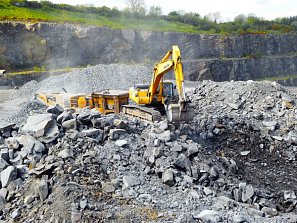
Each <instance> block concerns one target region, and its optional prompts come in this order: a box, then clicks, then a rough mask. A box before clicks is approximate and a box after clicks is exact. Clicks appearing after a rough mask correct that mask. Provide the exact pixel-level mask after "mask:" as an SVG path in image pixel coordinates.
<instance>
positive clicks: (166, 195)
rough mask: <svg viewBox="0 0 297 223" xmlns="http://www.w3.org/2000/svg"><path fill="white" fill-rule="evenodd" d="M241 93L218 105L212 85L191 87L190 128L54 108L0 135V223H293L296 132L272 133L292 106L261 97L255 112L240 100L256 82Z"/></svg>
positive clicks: (278, 129) (249, 100)
mask: <svg viewBox="0 0 297 223" xmlns="http://www.w3.org/2000/svg"><path fill="white" fill-rule="evenodd" d="M241 84H242V88H241V90H242V91H241V94H243V95H240V94H239V93H238V92H236V91H234V90H233V93H234V94H233V95H232V94H230V93H229V94H228V96H229V97H227V96H224V95H223V94H220V96H221V97H225V98H220V99H219V100H217V98H218V96H216V95H215V94H217V92H220V86H219V85H218V84H216V83H214V82H211V83H207V85H206V84H205V86H204V87H201V86H203V84H202V85H200V87H197V88H196V89H195V90H194V91H193V92H192V93H191V94H190V97H191V98H192V100H193V102H194V103H195V104H196V105H197V111H196V112H197V117H196V118H195V120H194V121H193V122H192V123H190V124H187V123H180V124H169V123H167V121H165V120H164V121H161V122H156V123H152V124H149V123H146V122H142V121H140V120H137V119H127V117H124V116H121V115H114V114H113V115H107V116H101V115H100V113H98V112H97V111H96V110H89V109H82V110H80V111H77V112H75V111H74V110H66V111H64V110H63V109H62V108H61V107H60V106H58V105H55V106H52V107H50V108H48V109H47V113H44V114H35V115H32V116H29V117H28V119H27V121H26V123H24V124H23V125H21V126H20V127H18V126H15V125H7V126H3V127H1V128H0V132H1V133H0V136H1V142H0V143H1V145H0V146H1V153H0V171H1V175H0V177H1V187H0V188H1V189H0V222H1V220H2V221H4V222H7V221H12V222H13V221H23V222H94V221H99V222H100V221H102V222H128V221H131V222H141V221H151V222H197V221H202V222H296V220H297V216H296V215H295V213H296V203H297V199H296V195H295V191H294V185H292V183H294V181H293V180H294V179H296V178H294V177H295V175H294V174H295V173H293V172H292V173H288V172H286V173H283V172H285V171H286V170H290V167H289V166H290V165H291V168H292V169H294V167H295V165H296V163H295V157H294V135H293V134H294V132H295V130H294V129H292V128H293V127H291V128H288V130H291V133H290V131H287V132H285V133H282V132H281V130H282V129H283V128H282V127H283V125H284V122H283V119H282V118H281V117H287V116H288V115H291V114H293V112H294V111H293V110H292V109H290V108H287V107H285V106H283V107H282V105H286V106H289V105H291V104H292V103H293V100H291V101H290V102H288V103H287V104H284V103H283V101H284V100H283V99H282V98H281V97H279V96H276V97H275V98H274V97H273V94H274V90H273V92H268V94H269V97H268V96H267V95H265V94H266V93H265V94H264V93H263V97H264V99H265V100H269V101H273V105H272V104H270V105H269V109H267V108H265V109H264V108H263V109H264V110H265V111H264V110H261V109H262V107H261V106H260V105H263V104H265V105H267V103H262V104H260V102H259V103H258V104H257V103H255V101H252V100H253V98H255V97H254V96H253V97H250V98H248V97H247V98H245V95H244V93H242V92H245V91H244V88H246V89H248V90H249V91H251V92H252V93H254V94H255V92H253V89H255V88H256V87H259V86H258V85H257V83H247V82H244V83H241ZM237 86H240V83H237ZM260 86H262V87H263V85H260ZM264 87H265V86H264ZM213 89H216V90H215V91H213ZM269 89H270V88H268V90H269ZM273 89H275V88H273ZM212 92H213V94H212ZM278 92H279V90H275V93H276V94H278ZM238 95H239V96H238ZM283 95H285V94H284V93H283ZM258 97H259V96H258ZM283 97H284V96H283ZM264 99H260V98H258V100H264ZM224 100H225V101H226V103H223V102H224ZM243 101H244V102H243ZM227 102H228V103H227ZM236 103H237V104H236ZM279 103H280V109H283V115H282V116H281V115H278V116H277V114H278V113H276V111H274V110H273V109H274V108H276V107H277V108H278V106H279ZM250 104H255V105H254V107H250V106H249V105H250ZM256 106H258V107H256ZM243 113H244V114H243ZM249 115H250V116H249ZM273 115H275V116H277V124H275V123H274V124H272V123H271V122H272V121H271V120H269V119H268V118H272V117H274V116H273ZM255 120H257V121H255ZM290 120H291V121H292V119H290ZM269 121H270V122H269ZM286 126H287V125H286ZM272 127H274V128H273V129H272ZM281 133H282V135H281V136H280V134H281ZM289 133H290V136H291V137H290V140H288V141H285V139H286V136H287V135H288V134H289ZM276 134H279V135H276ZM276 136H279V137H282V140H280V138H277V137H276ZM283 141H284V142H286V146H287V147H286V148H283V147H282V146H281V145H280V143H279V142H283ZM271 147H273V148H274V149H272V148H271ZM277 151H279V152H277ZM285 151H292V152H293V153H292V152H291V155H285V154H287V153H286V152H285ZM280 154H281V156H280ZM283 154H284V155H283ZM288 154H289V153H288ZM292 154H293V155H292ZM270 158H271V159H270ZM280 168H283V169H280ZM273 171H276V172H273ZM277 177H280V180H279V179H277ZM285 179H286V180H287V182H285ZM280 181H283V182H280ZM288 182H289V183H288ZM94 219H95V220H94Z"/></svg>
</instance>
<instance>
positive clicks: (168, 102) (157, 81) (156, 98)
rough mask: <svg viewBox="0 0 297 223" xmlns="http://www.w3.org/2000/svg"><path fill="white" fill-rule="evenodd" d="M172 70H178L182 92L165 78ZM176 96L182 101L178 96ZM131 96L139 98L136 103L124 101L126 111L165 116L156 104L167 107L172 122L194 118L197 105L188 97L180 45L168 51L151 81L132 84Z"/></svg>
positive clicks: (156, 117) (157, 117)
mask: <svg viewBox="0 0 297 223" xmlns="http://www.w3.org/2000/svg"><path fill="white" fill-rule="evenodd" d="M171 70H174V74H175V80H176V88H177V92H178V95H175V94H174V89H175V87H174V85H173V83H172V82H167V81H165V80H164V75H165V74H166V73H168V72H169V71H171ZM176 96H178V101H175V100H174V99H175V98H176ZM129 98H130V99H131V100H132V101H134V102H135V105H123V113H124V114H127V115H130V116H134V117H138V118H142V119H145V120H147V121H151V122H154V121H158V120H160V119H161V113H160V112H159V111H158V110H156V108H162V107H163V108H165V111H166V116H167V119H168V121H169V122H179V121H191V120H193V118H194V115H195V113H194V106H193V104H191V103H190V102H189V101H188V100H187V99H186V94H185V86H184V75H183V70H182V63H181V55H180V50H179V48H178V46H172V50H170V51H168V52H167V54H166V55H165V56H164V57H163V59H162V60H161V61H160V62H159V63H157V64H156V65H155V67H154V71H153V75H152V80H151V84H150V85H143V84H139V85H136V86H135V87H131V88H130V90H129ZM141 105H142V106H141Z"/></svg>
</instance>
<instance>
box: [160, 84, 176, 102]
mask: <svg viewBox="0 0 297 223" xmlns="http://www.w3.org/2000/svg"><path fill="white" fill-rule="evenodd" d="M173 95H174V85H173V83H171V82H163V92H162V96H163V97H164V98H165V97H172V96H173Z"/></svg>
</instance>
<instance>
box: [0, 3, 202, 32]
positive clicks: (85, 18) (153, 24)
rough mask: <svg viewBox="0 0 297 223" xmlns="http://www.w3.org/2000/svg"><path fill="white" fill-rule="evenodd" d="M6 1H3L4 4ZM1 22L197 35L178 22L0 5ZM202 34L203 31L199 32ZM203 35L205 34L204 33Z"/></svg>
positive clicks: (194, 29) (191, 28)
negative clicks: (77, 25)
mask: <svg viewBox="0 0 297 223" xmlns="http://www.w3.org/2000/svg"><path fill="white" fill-rule="evenodd" d="M5 1H6V0H4V2H5ZM0 20H1V21H6V20H9V21H24V22H41V21H47V22H58V23H65V22H67V23H78V24H85V25H95V26H100V27H110V28H113V29H141V30H152V31H164V32H166V31H175V32H187V33H198V32H199V30H197V28H195V27H193V26H191V25H189V24H183V23H179V22H170V21H165V20H146V19H132V18H126V17H114V18H111V17H104V16H100V15H96V14H92V13H80V12H73V11H67V10H58V9H46V10H45V9H34V10H33V9H30V8H22V7H16V6H13V5H9V4H8V3H7V5H5V3H3V2H2V3H0ZM201 32H202V33H203V31H201ZM204 33H206V32H205V31H204Z"/></svg>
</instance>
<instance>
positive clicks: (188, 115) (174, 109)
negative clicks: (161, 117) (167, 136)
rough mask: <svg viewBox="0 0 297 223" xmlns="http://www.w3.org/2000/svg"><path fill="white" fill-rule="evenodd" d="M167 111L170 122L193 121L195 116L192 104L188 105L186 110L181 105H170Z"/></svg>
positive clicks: (166, 107)
mask: <svg viewBox="0 0 297 223" xmlns="http://www.w3.org/2000/svg"><path fill="white" fill-rule="evenodd" d="M165 109H166V113H167V120H168V121H169V122H180V121H192V120H193V119H194V116H195V109H194V105H193V104H191V103H187V104H186V106H185V108H184V109H182V108H181V106H180V104H170V105H168V106H165Z"/></svg>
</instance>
